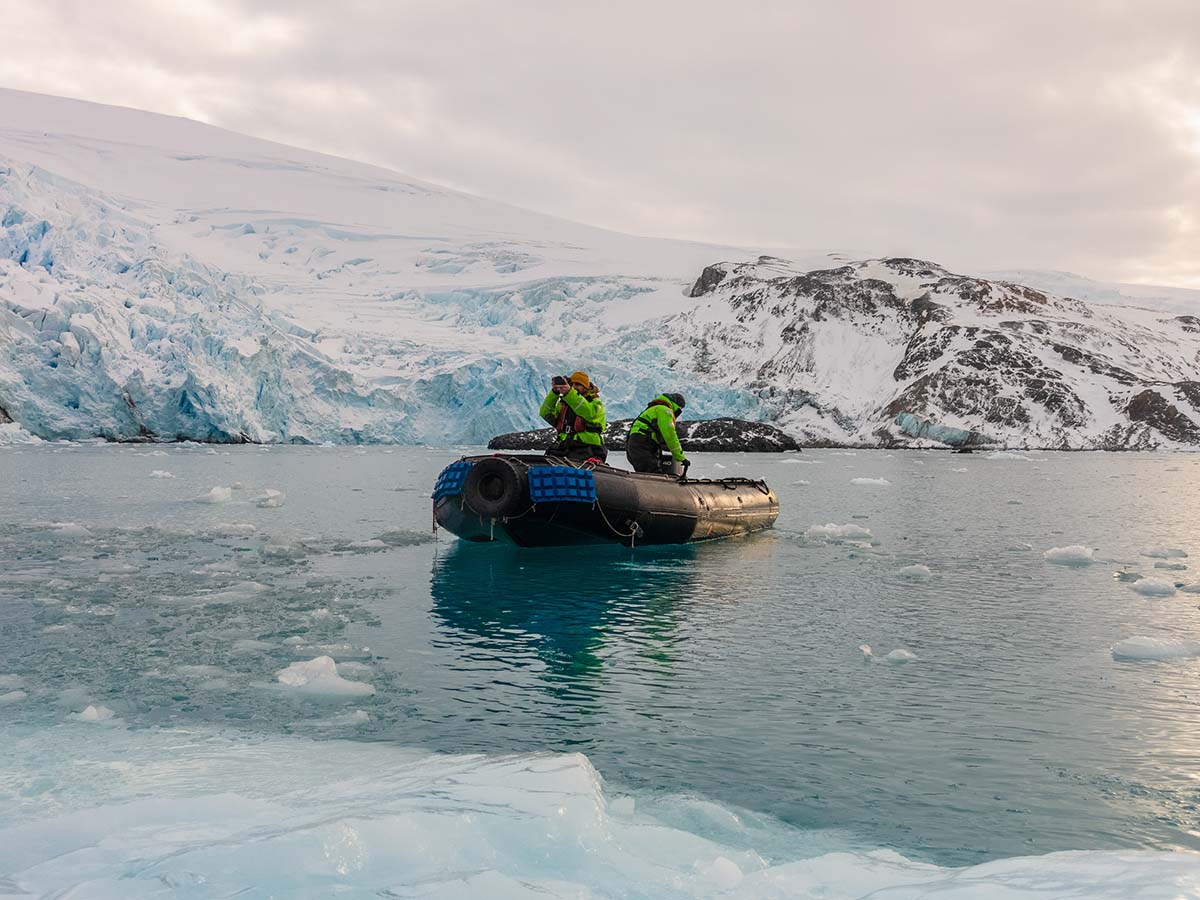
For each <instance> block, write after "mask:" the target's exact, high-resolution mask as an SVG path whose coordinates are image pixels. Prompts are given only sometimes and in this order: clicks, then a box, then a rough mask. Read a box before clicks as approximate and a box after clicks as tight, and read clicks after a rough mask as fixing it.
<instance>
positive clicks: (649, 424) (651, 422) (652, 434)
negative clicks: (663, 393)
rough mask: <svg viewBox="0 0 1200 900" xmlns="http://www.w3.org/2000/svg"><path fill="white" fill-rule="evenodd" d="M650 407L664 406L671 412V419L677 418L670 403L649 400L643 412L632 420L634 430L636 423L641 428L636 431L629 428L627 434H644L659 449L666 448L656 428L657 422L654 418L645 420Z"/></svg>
mask: <svg viewBox="0 0 1200 900" xmlns="http://www.w3.org/2000/svg"><path fill="white" fill-rule="evenodd" d="M652 406H665V407H666V408H667V409H669V410H670V411H671V418H672V419H674V418H677V414H676V413H675V410H674V408H673V407H672V406H671V404H670V403H667V402H666V401H663V400H651V401H650V402H649V403H648V404H646V409H645V411H643V412H642V414H641V415H640V416H638V417H637V418H636V419H634V420H633V421H634V428H636V426H637V423H638V422H641V423H642V426H643V427H642V428H640V429H638V430H636V431H635V430H634V428H630V429H629V434H630V436H632V435H635V434H644V435H646V437H648V438H650V440H651V441H653V442H654V443H655V445H656V446H658V447H659V448H660V449H661V448H664V447H666V446H667V439H666V438H665V437H663V433H662V430H661V429H660V428H659V427H658V420H657V419H654V418H647V413H649V412H650V407H652Z"/></svg>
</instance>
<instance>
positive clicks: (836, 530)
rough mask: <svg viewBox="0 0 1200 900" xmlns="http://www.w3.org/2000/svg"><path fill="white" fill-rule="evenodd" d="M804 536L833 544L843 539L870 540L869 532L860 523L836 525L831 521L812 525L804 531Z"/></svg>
mask: <svg viewBox="0 0 1200 900" xmlns="http://www.w3.org/2000/svg"><path fill="white" fill-rule="evenodd" d="M804 536H805V537H806V538H808V539H809V540H810V541H827V542H829V543H834V544H836V543H841V542H843V541H869V540H871V532H870V531H869V530H867V529H866V528H863V527H862V526H861V525H837V524H835V523H833V522H828V523H826V524H825V525H812V526H810V527H809V528H808V529H807V530H806V531H805V532H804Z"/></svg>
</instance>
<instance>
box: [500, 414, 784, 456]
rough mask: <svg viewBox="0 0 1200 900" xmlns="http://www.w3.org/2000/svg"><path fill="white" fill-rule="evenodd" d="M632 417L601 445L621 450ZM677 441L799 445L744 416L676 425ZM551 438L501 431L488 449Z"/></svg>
mask: <svg viewBox="0 0 1200 900" xmlns="http://www.w3.org/2000/svg"><path fill="white" fill-rule="evenodd" d="M632 423H633V420H632V419H621V420H620V421H617V422H613V423H611V424H610V425H609V427H608V431H607V432H606V433H605V435H604V445H605V446H606V447H608V449H609V450H610V451H612V450H624V449H625V443H626V441H627V440H628V438H629V426H630V425H631V424H632ZM678 431H679V442H680V443H681V444H682V445H683V449H684V451H685V452H686V451H688V450H691V451H694V452H698V451H702V450H708V451H711V452H726V453H728V452H733V453H737V452H747V453H782V452H784V451H785V450H799V449H800V444H799V442H797V441H796V439H795V438H793V437H792V436H791V435H789V434H786V433H785V432H783V431H780V430H779V429H778V428H776V427H775V426H774V425H767V424H766V423H763V422H748V421H746V420H744V419H730V418H721V419H697V420H695V421H686V420H685V421H683V422H680V423H679V424H678ZM553 439H554V429H553V428H538V429H536V430H534V431H516V432H512V433H511V434H501V435H497V436H496V437H494V438H492V439H491V440H490V441H489V442H488V449H489V450H544V449H545V448H547V447H549V446H550V445H551V441H553Z"/></svg>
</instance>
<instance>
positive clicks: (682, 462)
mask: <svg viewBox="0 0 1200 900" xmlns="http://www.w3.org/2000/svg"><path fill="white" fill-rule="evenodd" d="M679 464H680V465H681V466H683V467H684V468H685V469H686V468H687V467H688V466H690V465H691V464H692V461H691V460H690V459H688V458H687V457H686V456H685V457H684V458H683V459H681V460H680V461H679Z"/></svg>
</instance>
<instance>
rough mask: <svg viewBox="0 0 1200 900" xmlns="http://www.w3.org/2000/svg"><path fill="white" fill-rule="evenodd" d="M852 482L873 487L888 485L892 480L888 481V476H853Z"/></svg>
mask: <svg viewBox="0 0 1200 900" xmlns="http://www.w3.org/2000/svg"><path fill="white" fill-rule="evenodd" d="M850 483H851V484H857V485H860V486H872V487H887V486H888V485H890V484H891V482H890V481H888V480H887V479H886V478H851V479H850Z"/></svg>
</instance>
